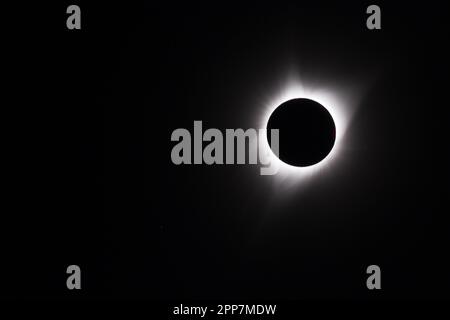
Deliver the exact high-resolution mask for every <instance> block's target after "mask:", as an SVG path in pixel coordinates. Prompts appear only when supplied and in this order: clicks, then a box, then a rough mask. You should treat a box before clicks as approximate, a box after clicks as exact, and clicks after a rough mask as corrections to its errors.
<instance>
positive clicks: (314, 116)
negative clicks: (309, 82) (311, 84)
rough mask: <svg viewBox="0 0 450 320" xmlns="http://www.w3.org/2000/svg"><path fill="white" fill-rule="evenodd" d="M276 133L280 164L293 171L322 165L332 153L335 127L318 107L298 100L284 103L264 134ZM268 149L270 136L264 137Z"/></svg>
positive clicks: (274, 113)
mask: <svg viewBox="0 0 450 320" xmlns="http://www.w3.org/2000/svg"><path fill="white" fill-rule="evenodd" d="M271 129H278V130H279V155H278V157H279V158H280V160H281V161H283V162H285V163H287V164H289V165H291V166H295V167H308V166H312V165H314V164H316V163H319V162H320V161H322V160H323V159H324V158H325V157H326V156H327V155H328V154H329V153H330V151H331V150H332V149H333V146H334V142H335V140H336V126H335V124H334V120H333V117H332V116H331V114H330V113H329V112H328V110H327V109H326V108H325V107H324V106H322V105H321V104H320V103H318V102H316V101H314V100H310V99H305V98H297V99H292V100H288V101H285V102H283V103H282V104H280V105H279V106H278V107H277V108H276V109H275V110H274V111H273V113H272V114H271V115H270V118H269V121H268V122H267V132H270V130H271ZM267 140H268V142H269V145H271V139H270V135H267Z"/></svg>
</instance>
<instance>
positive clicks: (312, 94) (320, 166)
mask: <svg viewBox="0 0 450 320" xmlns="http://www.w3.org/2000/svg"><path fill="white" fill-rule="evenodd" d="M296 98H307V99H311V100H314V101H317V102H318V103H320V104H321V105H322V106H324V107H325V108H326V109H327V110H328V112H329V113H330V114H331V116H332V117H333V121H334V124H335V126H336V139H335V143H334V146H333V148H332V150H331V151H330V153H329V154H328V155H327V156H326V157H325V158H324V159H323V160H322V161H320V162H318V163H316V164H314V165H312V166H308V167H295V166H291V165H289V164H287V163H285V162H283V161H281V160H280V159H279V158H278V157H277V156H276V155H275V154H274V153H273V151H272V149H271V148H270V146H269V143H268V141H267V139H264V141H263V142H261V146H262V147H263V148H265V150H264V152H265V153H266V154H267V155H268V160H269V161H271V163H275V164H277V165H278V173H277V174H276V175H274V177H277V178H279V179H281V180H282V181H286V180H291V182H293V183H297V182H301V181H305V180H308V179H309V178H310V177H312V176H313V175H316V174H317V173H318V172H322V171H324V170H326V169H327V168H329V167H330V166H331V164H333V162H335V160H337V158H338V156H339V152H340V150H341V148H342V142H343V139H344V136H345V132H346V129H347V127H348V124H349V119H350V116H351V113H352V112H351V111H352V109H353V108H352V107H353V106H352V105H351V104H348V103H349V101H346V100H347V99H344V96H343V95H342V96H339V95H338V94H337V93H336V92H333V91H332V90H329V89H326V88H323V87H322V88H320V89H316V88H310V87H306V86H305V85H304V84H302V83H301V81H299V80H290V81H288V83H287V85H285V86H284V88H283V89H282V90H280V91H279V92H278V93H276V94H275V95H273V96H272V97H271V98H270V99H267V100H266V101H265V102H264V108H265V110H264V111H263V116H262V118H261V119H260V123H259V125H260V127H261V128H267V123H268V121H269V118H270V116H271V114H272V112H273V111H274V110H275V109H276V108H277V107H278V106H279V105H280V104H282V103H283V102H285V101H288V100H291V99H296ZM281 140H282V137H281V133H280V141H281ZM282 148H283V145H282V143H280V149H282Z"/></svg>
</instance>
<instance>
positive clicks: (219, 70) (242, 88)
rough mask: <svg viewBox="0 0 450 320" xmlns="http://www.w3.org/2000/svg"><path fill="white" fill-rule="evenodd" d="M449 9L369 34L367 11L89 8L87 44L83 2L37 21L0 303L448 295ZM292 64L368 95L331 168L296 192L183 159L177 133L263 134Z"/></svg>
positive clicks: (410, 10) (429, 10) (389, 11)
mask: <svg viewBox="0 0 450 320" xmlns="http://www.w3.org/2000/svg"><path fill="white" fill-rule="evenodd" d="M444 3H445V2H444V1H442V2H437V1H436V2H435V1H431V2H430V1H428V2H426V3H423V4H421V5H415V4H414V3H411V2H404V3H398V4H393V3H380V2H378V3H377V4H378V5H379V6H380V7H381V11H382V30H376V31H370V30H368V29H367V28H366V26H365V24H366V18H367V14H366V13H365V11H366V8H367V6H368V5H370V4H371V3H368V2H367V3H364V2H360V3H359V2H358V3H354V4H351V3H347V2H346V3H345V4H344V3H334V4H333V3H325V2H321V1H314V2H312V1H310V2H305V1H295V2H290V3H287V2H278V1H277V2H273V3H270V4H263V3H252V4H250V3H249V4H243V3H239V4H232V3H227V4H225V3H222V4H212V3H210V4H203V3H188V4H176V3H170V4H167V5H160V4H154V3H152V2H150V1H148V2H146V3H143V2H137V3H135V4H131V3H128V2H123V3H112V2H108V3H104V4H102V5H100V4H97V5H93V4H92V3H88V2H87V1H79V2H77V4H79V5H80V7H81V10H82V29H81V30H80V31H77V30H72V31H71V30H67V29H66V17H67V15H66V14H65V11H66V8H67V6H68V5H69V4H72V3H68V2H67V3H60V4H57V5H54V6H53V7H51V8H45V9H46V10H45V17H46V18H45V19H44V21H43V24H42V25H41V26H42V27H40V28H34V29H33V36H32V39H30V40H29V41H30V44H31V45H30V47H29V48H28V49H27V50H26V51H23V52H22V55H21V56H20V57H19V58H20V59H22V61H23V62H24V61H26V64H27V66H26V67H25V68H24V69H25V70H24V75H26V76H25V78H24V79H25V80H24V83H25V84H26V85H27V86H22V88H25V89H22V90H18V93H17V96H18V98H20V99H19V100H17V101H19V103H17V108H18V109H16V110H17V111H16V112H15V114H16V115H17V116H18V117H19V118H18V119H20V120H18V122H20V123H22V125H21V126H20V127H19V129H18V130H16V131H14V132H15V133H14V134H13V135H12V136H13V138H17V139H20V141H21V143H20V144H17V149H19V151H20V154H21V155H22V154H23V156H18V157H17V161H15V160H14V161H13V162H15V165H18V166H19V167H20V168H19V169H17V170H12V169H11V170H10V171H11V172H13V173H15V174H16V176H17V179H15V183H14V184H13V185H12V186H11V188H10V190H9V191H8V194H7V195H11V197H13V205H12V206H11V207H12V208H14V209H11V210H10V211H8V214H7V216H9V217H11V218H12V219H11V222H8V223H5V227H6V229H7V232H6V233H5V235H7V240H5V241H3V243H4V246H5V248H6V258H5V259H4V262H2V264H3V267H5V268H7V270H8V271H7V273H4V275H5V277H6V285H4V286H3V290H2V291H1V293H2V296H4V297H16V298H23V297H27V298H58V299H59V298H61V299H73V298H76V299H93V298H148V299H154V300H165V301H190V300H192V299H201V300H205V299H212V300H220V299H269V300H270V299H273V300H274V301H275V300H282V301H286V300H296V299H309V298H313V299H314V298H331V299H333V298H339V299H342V298H344V299H345V298H351V299H408V298H449V288H450V276H449V274H450V273H449V272H448V271H449V269H450V263H449V259H448V252H449V248H448V247H449V240H450V239H449V223H450V220H449V218H448V214H449V212H450V210H449V204H448V197H449V190H450V188H449V187H450V186H449V165H448V164H449V163H450V161H449V152H448V151H449V150H448V149H449V148H448V138H449V134H448V129H447V128H448V120H449V119H450V118H449V111H448V108H449V104H448V99H447V94H448V88H447V86H448V57H449V52H448V49H447V48H446V42H448V26H447V22H446V20H447V19H448V14H447V12H448V11H447V10H446V9H447V8H446V7H445V5H444ZM32 23H33V21H32ZM18 42H19V41H18ZM24 63H25V62H24ZM289 68H294V69H295V68H298V69H299V70H300V75H304V76H305V78H306V79H307V81H308V80H310V81H312V83H314V84H315V85H319V86H320V83H322V82H333V81H334V82H336V81H339V82H344V83H346V82H348V83H350V84H352V83H357V84H367V85H366V86H367V90H366V91H364V92H363V93H362V98H361V101H359V102H358V108H357V112H356V113H355V115H354V117H353V119H352V121H351V123H350V125H349V128H348V132H347V137H348V140H346V141H348V144H349V146H350V148H348V150H346V151H345V153H344V155H343V159H344V161H342V164H340V165H339V166H337V169H338V171H335V172H332V173H330V175H329V176H321V177H320V178H317V179H316V180H314V181H313V182H312V183H311V184H309V185H308V187H307V188H303V189H302V190H298V191H297V190H296V189H295V187H292V188H283V186H281V187H275V185H274V184H273V177H263V176H260V175H259V169H258V168H257V167H256V166H206V165H202V166H175V165H173V164H172V163H171V161H170V151H171V148H172V146H173V143H171V141H170V135H171V133H172V131H173V130H174V129H176V128H180V127H181V128H187V129H189V130H193V129H192V128H193V121H194V120H202V121H203V124H204V127H205V128H209V127H213V128H219V129H225V128H249V127H252V126H254V125H255V124H254V119H255V118H257V117H259V116H260V113H261V108H260V107H259V106H258V103H257V102H256V101H257V100H258V98H259V97H260V96H264V95H267V94H269V95H270V93H271V92H275V91H276V89H273V88H271V86H273V87H276V86H278V84H279V83H278V80H279V79H280V78H282V77H283V74H284V73H285V72H288V71H289V70H290V69H289ZM266 89H267V90H266ZM265 90H266V91H265ZM271 179H272V180H271ZM16 197H17V198H16ZM70 264H77V265H79V266H80V267H81V269H82V290H81V291H69V290H67V289H66V284H65V283H66V277H67V275H66V273H65V271H66V268H67V266H68V265H70ZM371 264H377V265H379V266H380V267H381V270H382V290H381V291H369V290H367V288H366V285H365V283H366V278H367V275H366V273H365V270H366V268H367V266H368V265H371Z"/></svg>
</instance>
